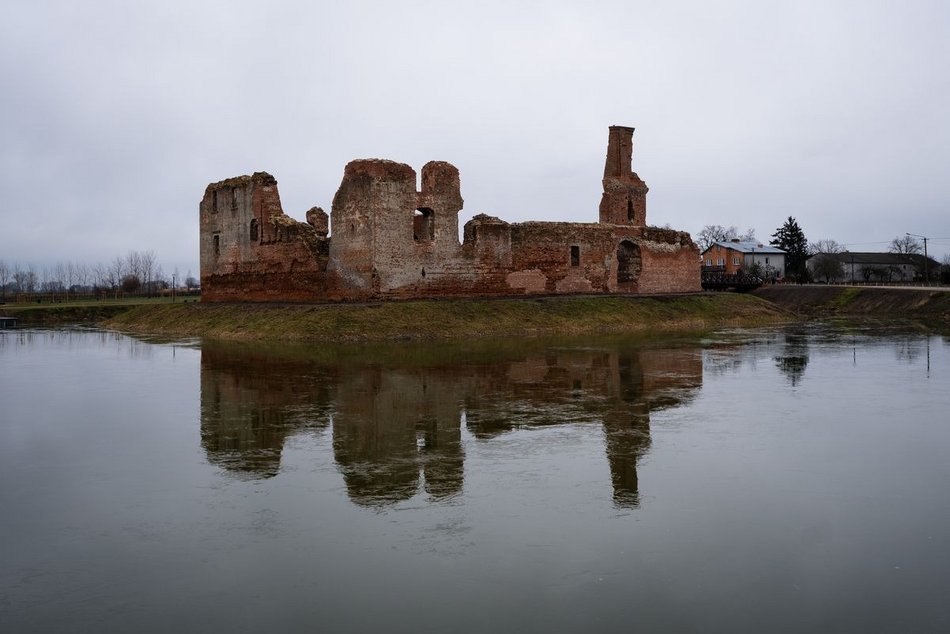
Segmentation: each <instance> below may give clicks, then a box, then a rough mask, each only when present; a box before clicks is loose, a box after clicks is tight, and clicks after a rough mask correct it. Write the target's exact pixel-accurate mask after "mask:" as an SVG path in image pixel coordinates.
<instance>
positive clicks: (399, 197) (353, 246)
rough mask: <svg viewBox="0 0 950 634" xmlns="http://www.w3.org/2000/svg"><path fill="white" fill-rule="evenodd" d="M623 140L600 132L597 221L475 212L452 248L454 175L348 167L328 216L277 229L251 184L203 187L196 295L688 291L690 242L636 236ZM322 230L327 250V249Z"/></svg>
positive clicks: (260, 191)
mask: <svg viewBox="0 0 950 634" xmlns="http://www.w3.org/2000/svg"><path fill="white" fill-rule="evenodd" d="M632 157H633V128H628V127H623V126H611V128H610V134H609V139H608V150H607V158H606V162H605V166H604V179H603V186H604V193H603V196H602V199H601V204H600V219H599V222H598V223H556V222H525V223H516V224H509V223H507V222H505V221H503V220H500V219H498V218H495V217H492V216H488V215H485V214H479V215H477V216H475V217H474V218H472V220H470V221H469V222H468V223H466V225H465V229H464V240H463V242H462V243H461V244H460V243H459V240H458V213H459V211H460V210H461V209H462V205H463V200H462V196H461V186H460V180H459V172H458V169H456V168H455V167H454V166H453V165H451V164H449V163H446V162H444V161H431V162H429V163H427V164H426V165H425V166H423V168H422V173H421V186H420V187H419V190H418V191H417V189H416V172H415V170H413V169H412V168H411V167H410V166H409V165H406V164H403V163H396V162H394V161H387V160H382V159H363V160H357V161H351V162H350V163H349V164H347V166H346V168H345V169H344V172H343V179H342V181H341V183H340V187H339V189H338V190H337V193H336V196H335V197H334V199H333V206H332V209H331V214H330V216H329V217H328V216H327V214H326V213H324V212H323V210H321V209H320V208H318V207H314V208H313V209H311V210H309V211H308V212H307V223H301V222H297V221H295V220H293V219H291V218H289V217H287V216H286V215H285V214H284V213H283V211H282V209H281V205H280V197H279V195H278V193H277V181H276V180H274V178H273V177H272V176H270V175H269V174H266V173H264V172H258V173H256V174H253V175H251V176H241V177H237V178H232V179H228V180H226V181H221V182H220V183H214V184H212V185H209V186H208V188H207V190H206V191H205V196H204V198H203V199H202V201H201V204H200V215H201V276H202V287H203V297H204V299H206V300H210V301H224V300H250V301H268V300H270V301H287V300H292V301H314V300H329V301H337V300H364V299H385V298H414V297H460V296H489V295H531V294H566V293H630V294H635V293H669V292H690V291H698V290H699V289H700V280H699V265H698V250H697V249H696V247H695V245H693V243H692V240H691V239H690V237H689V235H688V234H686V233H684V232H679V231H673V230H670V229H659V228H655V227H648V226H647V225H646V194H647V191H648V189H647V186H646V184H645V183H644V182H643V181H642V180H641V179H640V178H639V177H638V176H637V175H636V174H635V173H634V172H633V171H632V169H631V161H632ZM331 228H332V235H333V237H332V239H331V238H329V237H327V236H328V233H329V232H330V230H331Z"/></svg>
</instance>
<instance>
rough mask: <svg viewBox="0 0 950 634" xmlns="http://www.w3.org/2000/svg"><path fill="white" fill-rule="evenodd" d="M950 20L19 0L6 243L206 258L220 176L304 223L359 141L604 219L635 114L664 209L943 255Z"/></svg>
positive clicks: (110, 254)
mask: <svg viewBox="0 0 950 634" xmlns="http://www.w3.org/2000/svg"><path fill="white" fill-rule="evenodd" d="M948 33H950V3H947V2H946V1H945V0H932V1H922V0H900V1H887V0H884V1H875V0H860V1H847V0H841V1H839V0H820V1H815V2H812V1H805V0H802V1H781V2H763V1H761V0H753V1H748V2H745V1H724V2H713V1H708V0H702V1H699V0H694V1H675V0H674V1H668V0H667V1H663V2H657V1H656V0H650V1H644V2H641V1H638V0H627V1H617V2H612V1H602V2H598V1H590V2H580V1H572V2H566V1H560V0H549V1H544V2H529V1H519V0H504V1H501V2H496V1H495V0H478V1H477V2H467V1H461V2H452V1H448V0H441V1H436V2H425V1H420V2H415V1H411V0H402V1H400V2H383V1H360V0H347V1H346V2H341V1H335V0H334V1H323V0H312V1H303V0H269V1H268V2H260V1H259V0H258V1H255V2H244V1H229V2H224V1H220V2H206V1H203V0H188V1H187V2H179V1H177V0H162V1H160V2H159V1H156V2H152V1H145V0H140V1H136V2H129V1H128V0H119V1H114V2H113V1H102V0H88V1H86V2H74V1H55V0H50V1H44V0H34V1H31V2H10V3H6V5H5V8H4V16H3V20H2V21H0V82H2V86H3V92H2V94H3V96H2V98H0V109H2V112H0V131H2V136H0V185H2V191H3V198H2V202H0V236H2V239H0V259H2V260H5V261H6V262H7V263H8V264H9V263H21V264H22V263H32V264H34V265H36V266H46V265H47V264H51V263H53V262H57V261H67V260H69V261H81V262H86V263H90V264H94V263H96V262H106V261H109V260H111V259H112V258H114V257H115V256H116V255H122V254H125V253H127V252H128V251H129V250H147V249H152V250H154V251H155V252H156V253H157V254H158V259H159V261H160V263H162V265H163V266H164V268H165V269H166V271H168V272H170V271H171V270H173V269H175V268H176V267H177V268H178V269H179V270H180V272H181V274H184V273H185V272H186V271H188V270H191V271H192V272H193V273H194V274H195V275H197V273H198V224H197V220H198V211H197V209H198V201H199V200H200V198H201V196H202V194H203V192H204V188H205V186H206V185H207V184H208V183H209V182H211V181H217V180H221V179H224V178H227V177H230V176H236V175H239V174H248V173H251V172H254V171H259V170H264V171H268V172H270V173H272V174H273V175H274V176H275V177H276V178H277V180H278V182H279V187H280V194H281V198H282V200H283V205H284V210H285V211H286V212H287V213H288V214H290V215H291V216H293V217H295V218H298V219H303V212H304V211H305V210H306V209H308V208H309V207H311V206H313V205H319V206H322V207H323V208H324V209H326V210H327V211H329V209H330V202H331V200H332V198H333V194H334V192H335V191H336V188H337V187H338V185H339V182H340V178H341V177H342V174H343V167H344V165H345V164H346V163H347V162H348V161H350V160H352V159H355V158H372V157H378V158H389V159H393V160H397V161H401V162H405V163H409V164H410V165H412V166H413V167H415V168H416V169H417V170H418V169H420V168H421V166H422V165H423V164H424V163H425V162H426V161H428V160H432V159H438V160H446V161H449V162H451V163H453V164H454V165H456V166H457V167H458V168H459V169H460V171H461V176H462V195H463V197H464V198H465V208H464V209H463V210H462V213H461V221H462V222H464V221H465V220H467V219H468V218H470V217H471V216H473V215H474V214H476V213H488V214H491V215H495V216H500V217H502V218H503V219H505V220H509V221H521V220H577V221H584V222H592V221H596V218H597V205H598V203H599V200H600V191H601V185H600V178H601V176H602V170H603V159H604V154H605V150H606V141H607V127H608V126H609V125H611V124H619V125H629V126H634V127H636V128H637V131H636V133H635V135H634V143H635V152H634V170H635V171H637V172H638V173H639V174H640V176H641V177H642V178H643V179H644V180H645V181H646V182H647V184H648V185H649V186H650V194H649V196H648V199H647V220H648V222H649V223H650V224H654V225H665V224H670V225H671V226H673V227H675V228H678V229H684V230H686V231H690V232H692V233H694V235H695V233H696V232H698V231H699V230H700V229H701V228H702V227H703V226H704V225H707V224H721V225H737V226H738V227H739V228H740V229H745V228H748V227H752V228H754V229H755V230H756V233H757V235H758V237H759V238H760V239H764V240H767V239H768V237H769V235H770V234H771V233H773V232H774V231H775V229H776V228H777V227H778V226H779V225H781V224H782V222H783V221H784V220H785V218H786V217H787V216H789V215H791V216H794V217H795V218H796V219H797V220H798V222H799V224H800V225H801V226H802V228H803V229H804V231H805V234H806V236H807V237H808V239H809V240H811V241H814V240H818V239H825V238H831V239H835V240H837V241H839V242H841V243H845V244H847V245H849V246H850V247H851V249H852V250H885V249H886V247H887V242H888V241H890V240H891V239H892V238H894V237H895V236H899V235H904V233H905V232H911V233H916V234H922V235H926V236H928V237H930V238H931V239H932V240H931V242H930V245H929V246H930V251H931V253H932V254H934V255H936V256H937V257H938V259H939V258H940V257H942V255H943V254H945V253H947V252H950V205H948V196H947V186H948V182H950V178H948V177H950V169H948V168H950V37H948Z"/></svg>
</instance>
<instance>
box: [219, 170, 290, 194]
mask: <svg viewBox="0 0 950 634" xmlns="http://www.w3.org/2000/svg"><path fill="white" fill-rule="evenodd" d="M252 183H253V184H255V185H276V184H277V179H276V178H274V177H273V176H271V175H270V174H268V173H267V172H254V173H253V174H251V175H250V176H248V175H244V176H234V177H232V178H226V179H224V180H223V181H218V182H217V183H211V184H210V185H208V186H207V187H206V188H205V193H208V192H211V191H214V190H217V189H226V188H229V187H246V186H247V185H250V184H252Z"/></svg>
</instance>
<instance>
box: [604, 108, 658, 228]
mask: <svg viewBox="0 0 950 634" xmlns="http://www.w3.org/2000/svg"><path fill="white" fill-rule="evenodd" d="M632 161H633V128H628V127H626V126H621V125H612V126H610V137H609V138H608V141H607V160H606V162H605V163H604V181H603V183H604V195H603V197H602V198H601V199H600V222H602V223H605V224H612V225H634V226H643V225H646V223H647V192H648V191H649V188H648V187H647V184H646V183H644V182H643V181H642V180H640V177H639V176H637V174H636V172H634V171H633V169H632V168H631V162H632Z"/></svg>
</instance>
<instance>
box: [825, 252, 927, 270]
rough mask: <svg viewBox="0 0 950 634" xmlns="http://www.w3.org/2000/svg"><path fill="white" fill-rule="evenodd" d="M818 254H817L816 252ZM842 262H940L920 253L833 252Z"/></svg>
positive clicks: (882, 263)
mask: <svg viewBox="0 0 950 634" xmlns="http://www.w3.org/2000/svg"><path fill="white" fill-rule="evenodd" d="M816 255H817V254H816ZM828 255H834V257H835V259H837V260H838V261H839V262H841V263H842V264H850V263H851V262H854V263H855V264H860V265H862V266H867V265H872V266H901V265H903V264H911V265H914V266H923V265H924V262H929V263H930V264H929V265H930V266H932V267H937V266H940V263H939V262H937V261H936V260H934V259H933V258H930V257H926V258H925V257H924V256H923V255H921V254H920V253H871V252H866V251H865V252H858V251H842V252H841V253H832V254H828Z"/></svg>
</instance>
